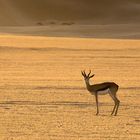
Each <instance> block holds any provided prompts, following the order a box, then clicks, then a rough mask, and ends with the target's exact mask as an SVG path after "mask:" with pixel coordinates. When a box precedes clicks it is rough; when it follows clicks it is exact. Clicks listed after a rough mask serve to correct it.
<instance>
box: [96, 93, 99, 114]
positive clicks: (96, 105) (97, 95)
mask: <svg viewBox="0 0 140 140" xmlns="http://www.w3.org/2000/svg"><path fill="white" fill-rule="evenodd" d="M95 99H96V107H97V112H96V115H98V114H99V107H98V94H97V93H95Z"/></svg>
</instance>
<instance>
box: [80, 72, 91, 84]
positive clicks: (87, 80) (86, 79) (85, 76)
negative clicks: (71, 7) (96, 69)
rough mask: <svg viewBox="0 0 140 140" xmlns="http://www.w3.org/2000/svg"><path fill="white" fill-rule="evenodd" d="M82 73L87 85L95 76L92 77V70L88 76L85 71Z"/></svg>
mask: <svg viewBox="0 0 140 140" xmlns="http://www.w3.org/2000/svg"><path fill="white" fill-rule="evenodd" d="M81 73H82V75H83V77H84V80H85V82H86V83H89V79H90V78H92V77H93V76H94V74H92V75H91V70H90V71H89V73H88V74H86V73H85V71H81Z"/></svg>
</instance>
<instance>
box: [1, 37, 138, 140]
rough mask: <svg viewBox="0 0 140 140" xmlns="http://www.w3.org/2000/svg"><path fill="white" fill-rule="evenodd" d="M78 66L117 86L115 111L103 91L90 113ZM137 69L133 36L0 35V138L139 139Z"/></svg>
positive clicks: (97, 79) (90, 103)
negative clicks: (117, 101)
mask: <svg viewBox="0 0 140 140" xmlns="http://www.w3.org/2000/svg"><path fill="white" fill-rule="evenodd" d="M84 69H85V70H86V71H87V72H88V70H89V69H91V70H92V71H93V73H95V77H94V79H92V80H91V83H100V82H105V81H114V82H116V83H117V84H118V85H119V86H120V88H119V91H118V93H117V95H118V98H119V99H120V101H121V104H120V108H119V111H118V116H111V115H110V114H111V111H112V109H113V105H114V103H113V101H112V99H111V98H110V96H109V95H105V96H100V97H99V102H100V115H99V116H96V115H95V113H96V106H95V99H94V97H93V96H92V95H90V93H88V91H87V90H86V88H85V83H84V81H83V78H82V76H81V70H84ZM139 70H140V41H139V40H122V39H118V40H116V39H93V38H64V37H35V36H16V35H1V36H0V93H1V94H0V104H1V105H0V114H1V115H0V138H1V139H2V140H7V139H8V140H29V139H30V140H59V139H61V140H62V139H65V140H78V139H80V140H93V139H96V140H98V139H110V140H113V139H117V140H132V139H133V140H139V138H140V102H139V100H140V96H139V92H140V87H139V83H140V78H139V77H140V73H139Z"/></svg>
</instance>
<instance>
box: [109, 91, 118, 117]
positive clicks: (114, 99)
mask: <svg viewBox="0 0 140 140" xmlns="http://www.w3.org/2000/svg"><path fill="white" fill-rule="evenodd" d="M109 95H110V96H111V98H112V99H113V101H114V103H115V105H114V108H113V110H112V113H111V115H113V113H114V111H115V109H116V107H117V102H116V98H115V96H114V94H112V93H111V91H109Z"/></svg>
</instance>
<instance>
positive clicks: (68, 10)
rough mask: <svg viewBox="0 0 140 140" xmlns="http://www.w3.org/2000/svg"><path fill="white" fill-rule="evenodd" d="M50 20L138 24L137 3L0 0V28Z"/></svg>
mask: <svg viewBox="0 0 140 140" xmlns="http://www.w3.org/2000/svg"><path fill="white" fill-rule="evenodd" d="M52 21H70V22H85V21H86V22H88V23H92V24H97V23H98V24H104V23H105V24H108V23H110V24H111V23H136V22H140V2H138V1H137V0H133V1H132V0H123V1H121V0H117V1H112V0H86V1H85V0H77V1H75V0H70V1H68V0H57V1H56V0H42V1H39V0H0V25H4V26H5V25H9V26H11V25H36V24H37V23H38V22H39V23H40V22H41V23H42V24H48V23H49V22H52Z"/></svg>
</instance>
